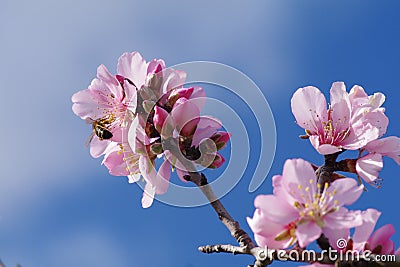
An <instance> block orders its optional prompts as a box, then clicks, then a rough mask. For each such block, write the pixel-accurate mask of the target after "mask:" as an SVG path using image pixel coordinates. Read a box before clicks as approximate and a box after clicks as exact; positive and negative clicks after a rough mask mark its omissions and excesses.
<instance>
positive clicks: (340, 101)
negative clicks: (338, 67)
mask: <svg viewBox="0 0 400 267" xmlns="http://www.w3.org/2000/svg"><path fill="white" fill-rule="evenodd" d="M330 93H331V108H330V109H331V116H332V123H333V125H334V126H335V131H336V132H342V131H345V130H347V129H348V128H349V126H350V116H351V112H350V109H351V105H350V99H349V95H348V94H347V92H346V86H345V85H344V83H343V82H335V83H333V84H332V87H331V91H330Z"/></svg>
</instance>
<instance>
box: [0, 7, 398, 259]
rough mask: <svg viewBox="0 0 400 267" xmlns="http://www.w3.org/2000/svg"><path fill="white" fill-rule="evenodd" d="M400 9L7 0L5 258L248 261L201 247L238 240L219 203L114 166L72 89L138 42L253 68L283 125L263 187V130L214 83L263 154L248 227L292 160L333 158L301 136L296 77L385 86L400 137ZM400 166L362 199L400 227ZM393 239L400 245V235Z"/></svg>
mask: <svg viewBox="0 0 400 267" xmlns="http://www.w3.org/2000/svg"><path fill="white" fill-rule="evenodd" d="M399 10H400V3H398V2H397V1H395V0H392V1H390V0H388V1H384V2H382V1H361V0H360V1H330V2H327V1H324V2H322V1H317V0H315V1H312V0H309V1H307V0H304V1H286V0H281V1H252V2H251V3H249V2H248V1H235V3H230V2H227V1H224V2H223V1H201V2H200V1H199V2H188V1H158V2H157V1H146V2H144V1H141V2H139V1H127V0H126V1H125V0H116V1H95V0H87V1H79V2H78V1H50V0H37V1H28V0H25V1H24V0H13V1H11V0H3V2H2V7H1V9H0V36H1V42H0V48H1V49H0V58H1V61H0V62H1V63H0V81H1V88H2V89H1V92H2V100H3V101H2V103H1V105H0V110H1V114H2V130H1V131H0V136H1V140H2V153H0V162H1V163H0V164H1V170H2V174H1V178H0V257H1V259H2V260H3V261H4V263H5V264H6V265H7V266H14V265H15V264H17V263H20V264H22V266H60V267H62V266H71V265H73V266H94V265H96V266H139V267H141V266H149V267H153V266H185V267H200V266H217V265H221V264H224V265H226V266H246V265H247V264H248V263H250V260H251V259H250V258H248V257H246V256H232V255H203V254H201V253H199V252H197V247H198V246H199V245H204V244H214V243H232V242H234V240H232V238H230V235H229V233H228V231H227V230H226V229H225V228H224V227H223V226H222V225H221V223H220V222H219V221H218V219H217V217H216V215H215V214H214V213H213V211H212V209H211V208H210V207H209V206H203V207H199V208H190V209H189V208H177V207H170V206H167V205H165V204H162V203H159V202H156V203H154V205H153V206H152V207H151V208H150V209H147V210H144V209H142V208H141V207H140V199H141V195H142V193H141V190H140V188H138V186H136V185H130V184H128V183H127V179H125V178H122V177H112V176H110V175H109V174H108V172H107V170H106V169H105V168H104V167H101V166H99V164H100V161H99V160H96V159H92V158H91V157H90V155H89V151H88V149H86V148H85V147H84V146H83V144H84V142H85V140H86V138H87V136H88V135H89V132H90V127H89V126H88V125H85V124H84V123H83V122H82V121H81V120H80V119H79V118H78V117H76V116H74V114H73V113H72V111H71V100H70V97H71V95H72V94H73V93H74V92H76V91H78V90H81V89H84V88H86V87H87V86H88V84H89V83H90V81H91V79H92V78H93V77H94V75H95V71H96V67H97V66H98V65H99V64H102V63H103V64H105V65H106V66H107V67H108V68H109V69H110V70H111V71H115V68H116V62H117V58H118V57H119V56H120V55H121V54H122V53H123V52H125V51H135V50H137V51H140V52H141V54H142V55H143V56H144V57H145V58H146V59H148V60H150V59H153V58H164V59H165V61H166V62H167V65H169V66H171V65H175V64H178V63H182V62H186V61H193V60H210V61H216V62H221V63H224V64H227V65H230V66H232V67H234V68H236V69H238V70H240V71H242V72H244V73H245V74H246V75H248V76H249V77H250V78H251V79H252V80H253V81H254V82H255V83H256V84H257V85H258V86H259V88H260V89H261V90H262V92H263V94H264V95H265V97H266V99H267V100H268V102H269V105H270V106H271V109H272V112H273V114H274V116H275V121H276V126H277V136H278V138H277V151H276V156H275V161H274V163H273V165H272V169H271V171H270V173H269V175H268V178H267V180H266V181H265V182H264V184H263V185H262V186H261V187H260V188H259V189H258V190H257V191H256V192H254V193H249V192H248V190H247V189H248V185H249V182H250V181H249V180H250V178H249V176H251V174H252V171H254V167H255V164H254V162H255V161H256V160H258V158H257V157H258V155H257V153H258V149H257V145H258V144H259V143H260V140H258V139H257V133H258V128H257V125H256V123H255V122H254V120H252V119H251V113H250V110H249V109H248V108H246V106H245V105H244V104H243V103H240V101H239V100H238V99H235V98H234V97H230V96H228V95H226V94H225V92H224V91H223V90H220V91H217V90H218V89H217V88H215V87H213V86H210V87H205V90H206V93H207V94H208V95H210V96H213V97H215V98H217V99H221V100H223V101H226V102H228V103H231V105H232V107H236V110H237V112H238V114H239V115H240V117H241V118H243V120H244V121H245V122H246V123H247V129H248V131H249V133H250V136H252V138H251V139H250V142H251V144H252V145H253V148H252V150H251V151H250V153H251V156H250V158H251V160H252V161H251V162H250V164H249V167H248V169H246V172H245V175H244V176H243V177H242V178H241V180H240V182H239V184H238V185H237V186H236V187H235V188H234V189H233V190H232V191H231V192H230V193H229V194H228V195H226V196H225V197H223V199H222V201H223V202H224V203H225V205H226V207H227V208H228V210H230V211H231V213H232V215H233V216H234V217H235V218H236V219H237V220H239V222H240V223H241V225H242V226H243V227H244V228H245V229H246V230H249V228H248V226H247V224H246V221H245V218H246V216H250V215H252V213H253V211H254V208H253V200H254V197H255V196H256V195H258V194H262V193H269V192H271V190H272V188H271V184H270V182H271V179H270V178H271V177H272V175H274V174H279V173H281V170H282V166H283V163H284V161H285V159H287V158H295V157H303V158H305V159H306V160H309V161H312V162H314V163H316V164H320V163H321V161H322V160H321V157H320V156H319V155H318V154H317V153H316V152H315V151H314V150H313V148H312V147H311V145H310V144H309V143H308V142H307V141H304V140H300V139H298V138H297V136H298V135H299V134H302V130H301V129H300V128H299V127H298V126H296V125H295V123H294V118H293V116H292V114H291V111H290V98H291V95H292V94H293V92H294V91H295V90H296V89H297V88H299V87H303V86H305V85H315V86H317V87H319V88H320V89H321V90H322V91H324V93H325V94H327V93H328V90H329V88H330V85H331V84H332V82H334V81H338V80H341V81H344V82H345V83H346V85H347V86H348V87H351V86H352V85H354V84H359V85H362V86H363V87H364V88H365V89H366V91H367V92H369V93H373V92H375V91H381V92H383V93H385V94H386V96H387V101H386V103H385V105H384V106H385V107H386V109H387V115H388V116H389V118H390V119H391V123H390V125H389V128H388V134H389V135H399V133H400V125H399V123H398V118H399V115H400V113H399V109H398V105H399V99H400V98H399V96H400V91H399V89H398V77H399V66H398V64H399V63H398V62H400V52H399V51H400V50H399V49H398V48H399V47H400V37H399V32H400V18H399V16H398V12H399ZM233 134H234V136H235V133H234V132H233ZM236 138H240V137H238V136H237V137H236ZM209 175H210V179H212V175H213V173H212V172H209ZM397 176H398V168H397V166H396V165H395V163H394V162H393V161H391V160H386V161H385V170H384V171H383V173H382V177H384V178H385V180H384V185H383V188H382V189H380V190H377V189H373V188H370V189H369V191H368V192H367V193H366V194H363V196H362V198H361V200H360V201H358V202H357V203H356V204H355V205H354V208H360V209H366V208H367V207H374V208H378V209H380V210H381V211H383V215H382V216H381V218H380V220H379V223H378V225H383V224H386V223H392V224H394V226H395V227H397V226H399V222H400V215H399V214H398V212H397V207H396V206H395V202H394V201H393V199H394V195H395V194H398V186H399V184H400V183H399V181H398V177H397ZM393 240H394V241H395V243H396V244H398V245H400V233H399V232H397V233H396V234H395V236H394V238H393ZM274 264H275V265H281V264H279V263H274ZM287 265H291V264H287ZM292 266H293V264H292Z"/></svg>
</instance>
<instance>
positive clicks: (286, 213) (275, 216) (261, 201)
mask: <svg viewBox="0 0 400 267" xmlns="http://www.w3.org/2000/svg"><path fill="white" fill-rule="evenodd" d="M254 206H255V207H256V208H258V209H260V210H261V211H262V212H263V213H264V214H265V216H266V217H268V218H269V219H270V220H271V221H273V222H274V223H277V224H282V225H286V224H289V223H291V222H293V221H294V220H296V219H297V218H298V217H299V213H298V212H297V210H296V209H295V208H294V207H293V206H291V205H290V204H288V203H287V202H286V201H285V200H284V199H280V198H278V197H276V196H274V195H259V196H257V197H256V199H255V200H254Z"/></svg>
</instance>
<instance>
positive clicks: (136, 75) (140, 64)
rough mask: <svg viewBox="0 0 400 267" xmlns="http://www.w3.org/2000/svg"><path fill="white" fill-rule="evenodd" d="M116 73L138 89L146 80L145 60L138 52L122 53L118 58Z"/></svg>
mask: <svg viewBox="0 0 400 267" xmlns="http://www.w3.org/2000/svg"><path fill="white" fill-rule="evenodd" d="M117 73H118V74H119V75H122V76H124V77H125V78H128V79H129V80H131V81H132V82H133V83H134V84H135V85H136V86H137V87H138V89H140V87H141V86H142V85H143V84H144V82H145V81H146V76H147V64H146V61H145V60H144V59H143V57H142V56H141V55H140V54H139V53H138V52H132V53H124V54H123V55H122V56H121V57H120V58H119V59H118V64H117Z"/></svg>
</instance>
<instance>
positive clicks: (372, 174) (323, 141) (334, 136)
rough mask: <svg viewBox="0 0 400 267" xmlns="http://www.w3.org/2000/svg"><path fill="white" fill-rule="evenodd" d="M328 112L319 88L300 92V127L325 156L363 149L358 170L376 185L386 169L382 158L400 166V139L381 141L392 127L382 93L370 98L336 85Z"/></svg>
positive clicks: (296, 98) (295, 101)
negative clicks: (388, 128) (393, 161)
mask: <svg viewBox="0 0 400 267" xmlns="http://www.w3.org/2000/svg"><path fill="white" fill-rule="evenodd" d="M330 98H331V102H330V105H329V108H328V109H327V103H326V100H325V97H324V95H323V94H322V93H321V92H320V91H319V90H318V89H317V88H315V87H312V86H308V87H304V88H300V89H298V90H297V91H296V92H295V93H294V95H293V97H292V101H291V106H292V112H293V115H294V116H295V118H296V122H297V124H298V125H299V126H300V127H302V128H303V129H305V131H306V137H307V138H309V139H310V142H311V144H312V145H313V147H314V148H315V149H316V150H317V151H318V152H319V153H320V154H322V155H327V154H333V153H336V152H340V151H344V150H359V151H360V156H359V158H358V159H357V161H356V166H355V170H356V172H357V174H358V175H359V176H361V177H362V178H363V179H364V180H365V181H366V182H367V183H373V182H375V181H376V179H377V178H378V177H379V172H380V171H381V170H382V167H383V161H382V156H388V157H391V158H393V159H394V160H395V161H396V162H397V164H399V165H400V157H399V154H400V138H399V137H396V136H389V137H386V138H381V137H382V136H383V135H384V134H385V133H386V129H387V126H388V124H389V119H388V118H387V117H386V115H385V113H384V112H385V109H384V108H383V107H382V104H383V102H385V96H384V95H383V94H382V93H375V94H373V95H370V96H369V95H367V94H366V93H365V91H364V89H363V88H362V87H361V86H358V85H355V86H354V87H353V88H351V90H350V92H349V93H347V92H346V87H345V85H344V83H343V82H335V83H333V85H332V88H331V90H330Z"/></svg>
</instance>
